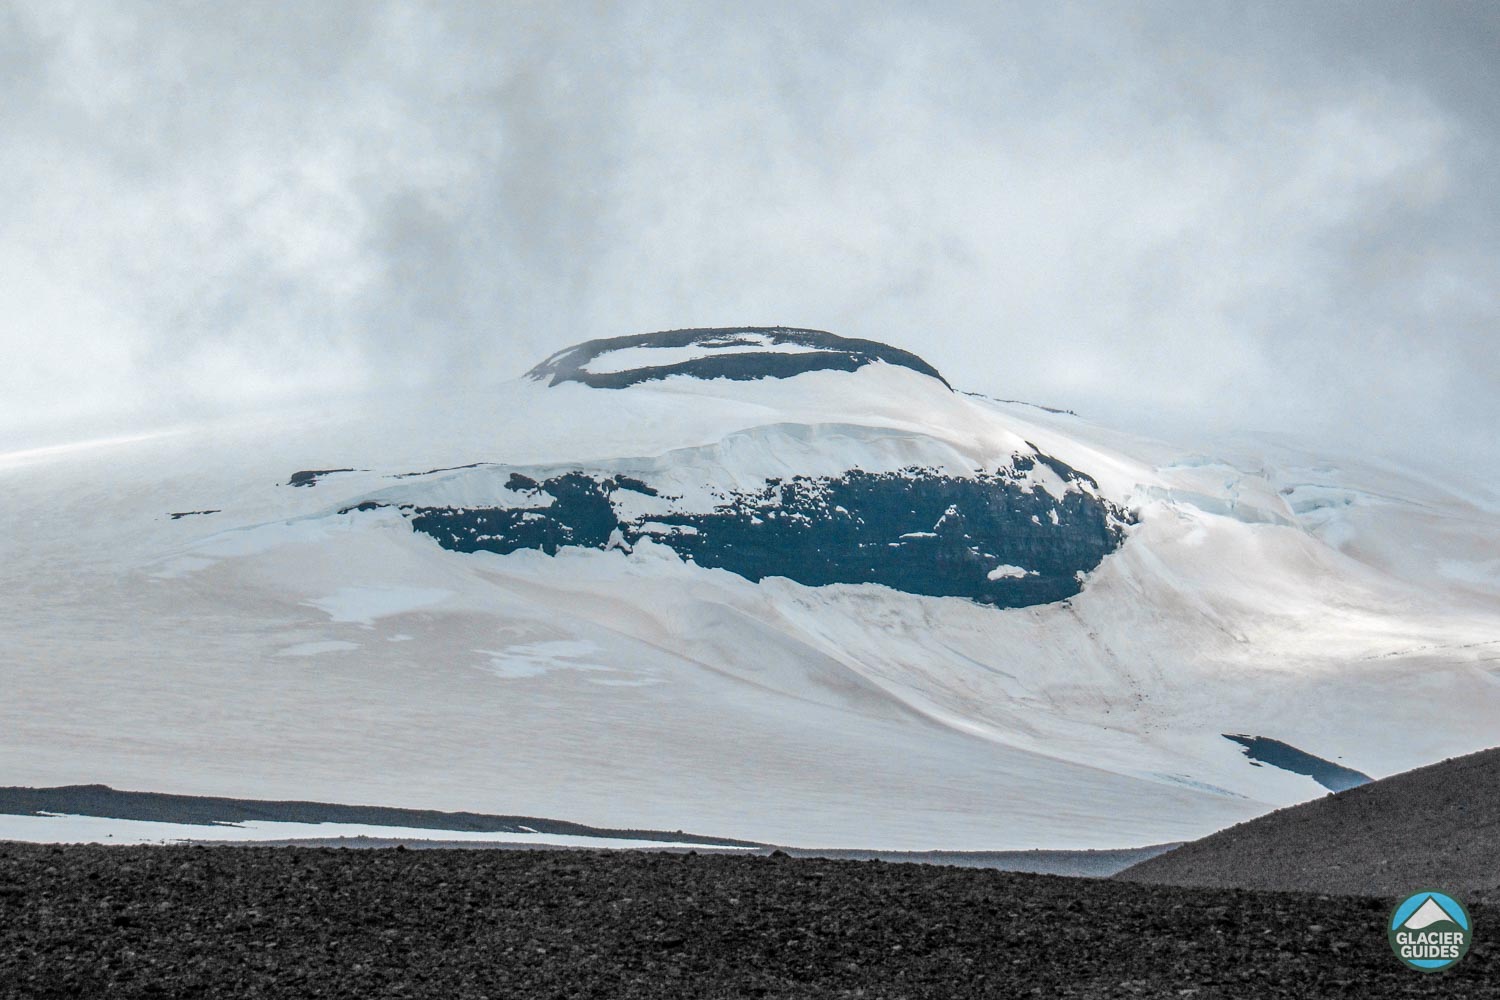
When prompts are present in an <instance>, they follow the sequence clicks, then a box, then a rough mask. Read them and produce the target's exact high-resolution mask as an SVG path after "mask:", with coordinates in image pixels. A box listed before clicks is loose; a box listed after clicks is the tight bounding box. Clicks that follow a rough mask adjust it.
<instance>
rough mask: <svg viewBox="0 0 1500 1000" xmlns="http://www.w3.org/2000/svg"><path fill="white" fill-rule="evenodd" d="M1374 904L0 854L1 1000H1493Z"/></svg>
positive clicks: (570, 864) (1488, 974) (1465, 969)
mask: <svg viewBox="0 0 1500 1000" xmlns="http://www.w3.org/2000/svg"><path fill="white" fill-rule="evenodd" d="M1390 906H1391V901H1386V900H1376V899H1360V898H1336V897H1328V896H1311V895H1298V894H1274V893H1251V892H1240V891H1224V890H1186V889H1181V888H1174V887H1160V886H1140V885H1130V884H1126V883H1121V882H1114V881H1098V880H1090V879H1070V878H1062V877H1057V876H1046V875H1020V874H1012V873H1004V872H996V871H988V870H978V869H959V868H944V867H936V866H931V865H891V864H882V863H879V862H853V861H828V860H811V859H793V858H788V857H785V856H782V857H776V856H772V857H734V856H723V855H693V854H668V853H589V852H560V851H554V852H523V851H493V852H491V851H401V850H396V849H393V850H381V851H338V850H308V849H299V848H208V847H114V848H111V847H51V846H37V845H21V844H0V996H6V997H161V996H170V997H277V998H286V997H333V996H339V997H442V998H474V997H528V998H530V997H653V998H657V997H799V998H800V997H834V996H838V997H853V996H860V997H944V998H947V997H959V996H962V997H1005V998H1012V997H1018V996H1046V997H1117V996H1149V997H1158V996H1173V997H1175V996H1192V997H1198V998H1205V997H1225V998H1229V997H1233V998H1244V997H1257V998H1264V997H1313V996H1350V997H1377V996H1378V997H1386V996H1426V995H1432V996H1445V997H1453V996H1496V995H1500V985H1497V982H1496V980H1497V978H1500V976H1497V973H1500V970H1497V967H1496V966H1497V962H1496V960H1495V948H1494V946H1493V945H1492V944H1491V939H1490V937H1489V935H1491V934H1493V933H1494V930H1493V928H1496V927H1500V909H1495V908H1491V907H1487V906H1484V905H1480V906H1473V907H1471V913H1472V915H1473V918H1474V921H1475V924H1476V926H1477V927H1478V928H1479V932H1478V935H1477V937H1476V939H1475V942H1474V944H1473V946H1472V948H1471V950H1470V952H1469V954H1468V956H1467V957H1466V958H1465V959H1464V960H1463V961H1462V962H1461V963H1460V964H1459V965H1458V966H1457V967H1456V968H1454V969H1453V970H1450V971H1448V972H1445V973H1442V974H1438V975H1424V974H1421V973H1417V972H1414V971H1412V970H1410V969H1407V968H1405V967H1404V966H1402V965H1401V964H1400V963H1399V962H1398V961H1397V960H1396V958H1395V957H1394V956H1393V955H1392V954H1391V952H1390V949H1389V947H1388V945H1387V944H1386V939H1385V928H1384V921H1385V920H1386V919H1387V917H1388V914H1389V910H1390Z"/></svg>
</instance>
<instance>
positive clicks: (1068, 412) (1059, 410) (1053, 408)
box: [964, 392, 1078, 417]
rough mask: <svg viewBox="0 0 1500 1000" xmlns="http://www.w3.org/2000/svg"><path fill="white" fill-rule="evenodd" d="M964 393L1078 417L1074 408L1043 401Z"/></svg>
mask: <svg viewBox="0 0 1500 1000" xmlns="http://www.w3.org/2000/svg"><path fill="white" fill-rule="evenodd" d="M964 395H965V396H973V397H975V398H976V399H988V400H989V401H990V402H992V403H1014V404H1016V405H1017V406H1029V407H1031V408H1032V409H1034V410H1041V411H1042V412H1044V413H1056V414H1059V415H1060V416H1068V417H1076V416H1078V414H1077V413H1076V412H1074V411H1073V410H1064V409H1062V408H1060V407H1056V406H1043V405H1042V404H1041V403H1028V402H1027V401H1026V400H1024V399H1001V398H1000V397H999V396H986V395H985V394H984V393H982V392H966V393H964Z"/></svg>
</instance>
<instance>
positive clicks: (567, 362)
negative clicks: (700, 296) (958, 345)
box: [526, 326, 951, 389]
mask: <svg viewBox="0 0 1500 1000" xmlns="http://www.w3.org/2000/svg"><path fill="white" fill-rule="evenodd" d="M752 335H753V336H754V337H757V338H765V339H767V340H769V341H770V342H771V343H772V344H793V345H796V346H798V347H809V348H814V350H811V351H806V352H801V353H797V354H783V353H778V352H776V351H745V352H741V353H733V354H719V355H709V356H707V357H702V358H694V359H692V360H690V361H683V362H678V363H676V364H666V365H653V366H648V367H644V368H633V369H629V370H627V371H622V372H591V371H588V370H587V365H588V363H589V362H590V361H592V360H593V359H595V358H597V357H599V356H600V355H603V354H608V353H610V352H612V351H618V350H623V349H625V348H631V347H663V348H666V347H691V346H695V345H702V346H705V347H709V348H713V347H736V346H746V345H753V344H757V343H759V341H758V340H752V339H749V338H750V337H751V336H752ZM877 361H883V362H885V363H887V364H892V365H900V366H902V367H903V368H910V369H911V370H912V371H915V372H920V373H922V374H923V375H928V376H931V377H932V378H935V379H937V380H938V381H939V382H942V383H943V385H945V386H947V385H948V381H947V380H946V379H944V378H943V376H942V375H940V374H938V370H937V369H936V368H934V367H932V366H931V365H929V364H928V363H927V362H926V361H923V360H922V359H921V358H919V357H917V356H916V355H915V354H912V353H911V352H910V351H903V350H901V349H900V348H897V347H891V346H890V345H889V344H882V343H879V342H878V341H874V340H858V339H855V338H852V337H840V336H838V335H837V334H832V333H827V332H825V331H823V330H801V329H795V328H790V327H780V326H743V327H722V328H712V329H698V330H666V331H663V332H660V333H642V334H636V335H633V336H628V337H608V338H605V339H603V340H590V341H586V342H585V343H582V344H578V345H576V346H574V347H570V348H568V349H567V350H564V351H561V352H559V353H557V354H554V355H553V356H552V357H550V358H548V359H547V360H546V361H543V362H542V363H541V364H539V365H537V366H536V367H535V368H533V369H531V371H529V372H527V373H526V374H527V377H528V378H531V379H535V380H543V379H546V380H547V384H548V385H557V384H558V383H560V382H580V383H582V384H584V385H587V386H592V387H593V388H596V389H623V388H625V387H626V386H631V385H636V384H637V383H640V382H648V381H651V380H654V379H662V378H667V377H669V376H672V375H690V376H692V377H694V378H701V379H715V378H727V379H734V380H736V381H746V380H750V379H758V378H791V377H793V376H795V375H801V374H802V373H803V372H810V371H829V370H831V371H851V372H852V371H855V370H857V369H859V368H862V367H864V366H865V365H868V364H873V363H875V362H877ZM949 388H951V386H949Z"/></svg>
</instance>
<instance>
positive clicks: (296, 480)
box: [286, 469, 354, 486]
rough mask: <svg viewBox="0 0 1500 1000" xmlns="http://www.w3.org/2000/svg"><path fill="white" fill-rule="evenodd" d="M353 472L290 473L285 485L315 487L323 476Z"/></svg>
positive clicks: (322, 470) (333, 470) (307, 471)
mask: <svg viewBox="0 0 1500 1000" xmlns="http://www.w3.org/2000/svg"><path fill="white" fill-rule="evenodd" d="M353 471H354V470H353V469H303V470H302V471H301V472H294V473H292V478H290V479H288V480H287V481H286V484H287V485H288V486H316V485H318V480H319V479H321V478H322V477H323V476H331V475H333V474H334V473H335V472H353Z"/></svg>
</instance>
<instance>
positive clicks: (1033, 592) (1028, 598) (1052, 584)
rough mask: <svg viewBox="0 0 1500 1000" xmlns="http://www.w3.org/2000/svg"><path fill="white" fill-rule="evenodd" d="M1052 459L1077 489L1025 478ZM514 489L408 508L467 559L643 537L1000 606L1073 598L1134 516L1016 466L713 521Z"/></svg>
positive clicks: (1079, 478)
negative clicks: (510, 495)
mask: <svg viewBox="0 0 1500 1000" xmlns="http://www.w3.org/2000/svg"><path fill="white" fill-rule="evenodd" d="M1033 463H1044V464H1046V465H1048V466H1049V467H1050V468H1051V469H1052V471H1053V472H1055V473H1057V475H1058V476H1059V477H1060V478H1061V479H1062V481H1063V482H1064V483H1066V484H1068V486H1069V489H1068V490H1067V492H1066V493H1064V495H1063V496H1062V497H1061V498H1057V497H1054V496H1052V495H1051V494H1049V493H1047V492H1046V491H1045V490H1042V489H1039V488H1036V487H1034V486H1028V485H1025V484H1023V483H1021V482H1020V481H1019V478H1018V477H1020V476H1022V475H1024V474H1025V473H1026V472H1028V471H1029V470H1030V469H1031V467H1032V465H1033ZM508 487H509V489H510V490H511V491H513V492H516V493H518V494H521V495H523V496H524V497H526V498H528V500H529V501H530V502H525V503H522V504H520V505H517V506H509V507H473V508H464V507H426V506H413V505H402V512H403V513H404V514H405V515H406V516H407V517H408V518H410V520H411V523H412V527H413V528H415V529H416V530H417V531H421V532H424V533H426V534H428V535H431V536H432V537H433V538H434V539H435V540H436V541H437V542H438V544H439V545H441V546H443V547H444V548H447V549H452V550H454V551H458V552H495V553H500V554H505V553H510V552H515V551H517V550H520V549H538V550H540V551H542V552H545V553H547V554H548V555H556V554H557V552H558V550H559V549H561V548H564V547H569V546H576V547H583V548H593V549H608V548H620V549H625V550H629V549H630V548H632V547H634V546H635V545H637V544H639V543H640V542H641V541H642V540H643V539H649V540H650V541H652V542H655V543H657V544H661V545H666V546H668V547H669V548H671V549H672V550H673V551H675V552H676V553H677V554H678V555H680V556H681V557H682V558H684V559H687V560H690V561H692V562H693V563H695V564H697V565H699V566H704V567H709V568H715V569H725V570H729V571H730V572H732V573H736V574H738V575H740V576H743V577H745V578H746V579H749V580H755V581H759V580H763V579H765V578H766V577H768V576H781V577H786V578H787V579H790V580H795V581H796V582H798V583H803V584H807V585H808V586H823V585H827V584H834V583H877V584H883V585H885V586H888V587H891V588H893V589H896V590H901V591H904V592H906V593H912V594H923V595H927V596H932V597H965V598H968V599H970V600H973V601H976V602H978V603H980V604H988V605H994V606H997V607H1025V606H1029V605H1034V604H1043V603H1048V602H1051V601H1058V600H1063V599H1065V598H1068V597H1071V596H1073V595H1074V594H1077V593H1078V592H1079V590H1080V589H1081V588H1082V582H1081V576H1082V575H1083V574H1087V573H1088V572H1090V571H1092V570H1093V569H1094V568H1095V567H1097V566H1098V565H1099V563H1100V561H1101V560H1102V559H1103V558H1104V557H1105V556H1106V555H1107V554H1109V553H1110V552H1112V551H1114V549H1115V548H1117V547H1118V546H1119V544H1120V542H1121V541H1122V539H1123V537H1124V526H1125V524H1126V523H1127V520H1128V515H1127V514H1126V513H1125V512H1124V511H1122V510H1120V509H1118V508H1116V507H1115V506H1114V505H1112V504H1110V503H1109V502H1108V501H1106V500H1103V499H1101V498H1099V497H1098V496H1097V494H1096V493H1095V491H1094V484H1093V481H1092V480H1090V479H1089V478H1088V477H1087V476H1083V475H1082V474H1080V473H1078V472H1076V471H1075V470H1073V469H1071V468H1069V467H1068V466H1066V465H1064V464H1063V463H1061V462H1058V461H1056V460H1054V459H1050V458H1046V457H1044V456H1039V457H1037V458H1035V459H1033V458H1031V457H1028V456H1021V457H1018V458H1017V460H1016V464H1015V466H1014V467H1013V468H1012V469H1010V470H1004V471H1003V472H1000V473H993V474H991V473H980V474H977V475H975V476H973V477H954V476H948V475H943V474H941V473H938V472H936V471H934V470H927V469H908V470H904V471H902V472H899V473H871V472H863V471H860V470H857V469H856V470H851V471H849V472H846V473H844V474H843V475H841V476H837V477H828V476H816V477H814V476H793V477H791V478H790V479H775V480H770V481H768V482H766V484H765V485H764V487H762V488H761V489H760V490H758V491H755V492H745V493H736V494H734V495H732V496H731V497H730V498H729V499H728V500H727V501H726V502H724V503H721V504H719V505H717V506H716V507H715V508H714V509H713V510H710V511H706V512H676V513H661V514H651V515H647V516H638V517H635V518H629V517H626V516H625V515H623V514H622V513H621V512H620V509H619V506H618V504H617V503H616V499H615V498H616V496H617V495H618V494H619V493H620V491H634V492H637V493H643V494H646V495H648V496H656V495H657V490H655V489H654V488H653V487H651V486H650V485H649V484H647V483H644V482H641V481H640V480H637V479H632V478H630V477H626V476H620V475H613V476H605V475H596V474H590V473H587V472H581V471H574V472H567V473H563V474H559V475H552V476H550V477H546V478H534V477H532V476H529V475H526V474H525V473H523V472H520V471H516V472H512V473H511V475H510V479H509V483H508Z"/></svg>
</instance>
